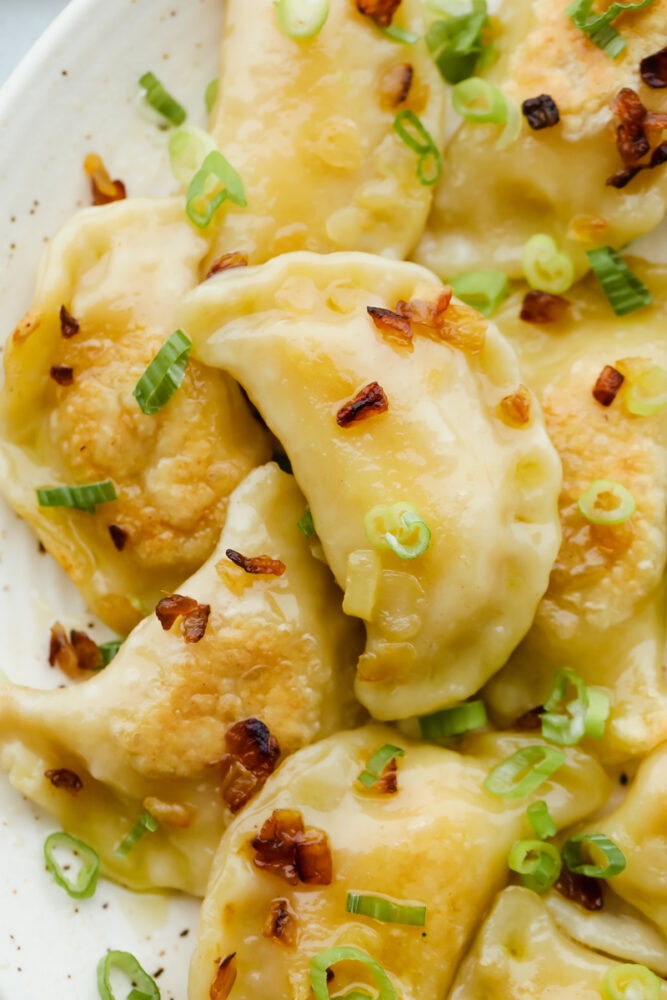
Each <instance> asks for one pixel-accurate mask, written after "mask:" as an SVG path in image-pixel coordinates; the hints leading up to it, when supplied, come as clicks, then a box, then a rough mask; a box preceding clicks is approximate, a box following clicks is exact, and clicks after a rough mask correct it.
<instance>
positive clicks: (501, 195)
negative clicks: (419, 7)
mask: <svg viewBox="0 0 667 1000" xmlns="http://www.w3.org/2000/svg"><path fill="white" fill-rule="evenodd" d="M567 6H568V0H536V2H532V0H512V2H511V3H504V4H503V5H502V8H501V11H500V13H499V26H498V31H497V38H496V41H495V44H496V46H497V50H498V53H499V57H498V59H497V61H496V62H495V63H494V64H493V66H492V67H491V69H490V70H489V71H488V73H485V74H484V75H485V78H487V79H488V80H489V82H490V83H493V84H494V85H495V86H497V87H499V88H500V89H501V90H502V91H503V92H504V93H506V94H507V95H508V96H510V97H511V98H513V99H514V100H516V101H518V103H519V104H521V103H522V102H523V101H525V100H526V99H530V98H537V97H539V96H541V95H543V94H546V95H548V96H549V97H551V98H552V100H553V101H554V102H555V104H556V105H557V107H558V111H559V114H560V121H559V122H558V124H556V125H553V126H552V127H547V128H542V129H540V130H538V131H535V130H533V129H532V128H530V127H529V126H528V124H527V122H526V121H525V119H524V121H523V127H522V131H521V134H520V136H519V138H518V140H517V141H516V142H513V143H512V144H511V145H509V146H508V147H507V148H506V149H497V148H496V142H497V140H498V137H499V134H500V130H501V129H502V126H500V127H494V126H493V125H486V124H470V123H466V122H464V123H463V125H462V127H461V128H460V129H459V131H458V132H457V133H456V134H455V136H454V138H453V139H452V141H451V143H450V144H449V146H448V148H447V150H446V152H445V157H444V172H443V179H442V181H441V183H440V186H439V189H438V191H437V193H436V199H435V203H434V210H433V213H432V215H431V218H430V221H429V226H428V230H427V232H426V234H425V235H424V237H423V239H422V241H421V243H420V246H419V248H418V250H417V257H416V259H417V260H419V262H420V263H422V264H425V265H426V266H427V267H430V268H432V269H433V270H434V271H435V272H436V273H437V274H440V275H443V276H444V277H451V276H453V275H454V274H455V273H456V274H458V273H462V272H465V271H473V270H477V269H480V268H481V269H485V268H493V269H496V268H498V269H500V270H503V271H506V272H507V273H508V274H510V275H511V276H514V277H519V276H521V249H522V247H523V245H524V244H525V243H526V241H527V240H528V239H529V238H530V237H531V236H533V235H534V234H535V233H548V234H549V235H551V236H552V237H554V238H555V240H556V242H557V243H558V245H559V246H560V247H561V249H563V250H565V251H566V252H567V253H568V254H569V255H570V256H571V257H572V258H573V259H574V262H575V268H576V271H577V273H578V274H583V273H584V272H585V271H586V270H587V269H588V261H587V259H586V255H585V251H586V250H589V249H591V248H592V247H593V246H605V245H611V246H614V247H622V246H625V244H627V243H629V242H630V241H631V240H633V239H635V238H636V237H637V236H641V235H642V233H647V232H649V231H650V230H651V229H653V228H654V227H655V226H656V225H657V224H658V223H659V222H661V221H662V218H663V216H664V213H665V206H666V204H667V172H665V171H664V169H662V167H658V168H656V169H655V170H645V171H643V172H642V173H640V174H639V175H638V176H636V177H635V178H634V179H633V180H632V181H631V182H630V183H629V184H628V185H627V187H624V188H623V189H622V190H619V189H616V188H614V187H611V186H607V185H605V181H606V180H607V178H609V177H610V176H611V175H613V174H614V173H616V171H618V170H619V169H621V168H623V161H622V159H621V157H620V155H619V152H618V150H617V147H616V141H615V140H616V129H617V126H618V124H619V119H618V118H617V117H615V116H614V114H613V113H612V111H611V107H610V105H611V103H612V101H613V99H614V98H615V97H616V95H617V94H618V93H619V91H620V90H621V89H622V88H623V87H630V88H633V89H635V90H636V91H638V92H639V95H640V97H641V99H642V100H643V101H644V102H645V104H646V106H647V108H648V109H649V110H652V111H664V110H665V109H666V108H667V104H666V102H665V97H664V91H661V90H650V89H649V88H648V87H646V86H643V85H642V84H641V80H640V75H639V62H640V60H641V59H642V58H643V57H644V56H647V55H649V54H650V53H653V52H655V51H656V49H659V48H660V47H661V45H662V41H661V39H663V38H664V35H665V27H666V25H667V3H666V2H665V0H654V2H653V3H651V4H650V5H649V6H648V7H646V8H645V9H643V10H638V11H633V12H632V13H628V14H627V15H623V16H622V17H621V18H619V20H618V25H617V27H618V30H619V31H620V32H621V34H622V35H623V37H624V39H625V40H626V42H627V48H626V50H625V51H624V52H623V53H622V54H621V55H620V57H619V58H617V59H611V58H609V56H608V55H607V54H606V53H605V52H603V51H602V49H600V48H598V47H597V46H596V45H595V44H594V43H593V42H592V41H591V40H590V39H589V38H588V37H587V35H585V34H584V32H583V31H581V30H580V29H579V28H576V27H575V26H574V24H573V23H572V21H571V20H570V18H569V17H568V16H567V14H566V8H567ZM597 9H598V8H596V7H595V6H594V7H593V10H594V11H597ZM599 9H600V10H602V8H599ZM605 9H606V8H605ZM648 135H649V137H650V138H651V144H652V145H653V146H655V145H656V144H657V143H658V142H659V141H660V135H661V134H660V132H657V133H656V132H652V133H648ZM646 159H648V157H644V160H643V161H642V162H644V161H645V160H646Z"/></svg>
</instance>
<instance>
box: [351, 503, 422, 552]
mask: <svg viewBox="0 0 667 1000" xmlns="http://www.w3.org/2000/svg"><path fill="white" fill-rule="evenodd" d="M364 530H365V532H366V537H367V538H368V541H369V542H370V543H371V545H374V546H375V547H376V548H378V549H391V550H392V552H395V553H396V555H397V556H399V558H400V559H417V558H418V556H422V555H423V554H424V553H425V552H426V550H427V549H428V547H429V545H430V544H431V529H430V528H429V526H428V525H427V523H426V521H424V519H423V518H421V517H420V516H419V514H418V513H417V511H416V510H415V508H414V507H413V506H412V504H409V503H395V504H393V506H391V507H387V506H386V505H384V504H378V505H377V506H376V507H372V508H371V510H369V511H368V513H367V514H366V516H365V518H364Z"/></svg>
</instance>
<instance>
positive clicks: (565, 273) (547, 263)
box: [522, 233, 574, 295]
mask: <svg viewBox="0 0 667 1000" xmlns="http://www.w3.org/2000/svg"><path fill="white" fill-rule="evenodd" d="M522 263H523V273H524V275H525V277H526V281H527V282H528V284H529V285H530V287H531V288H535V289H538V290H539V291H541V292H549V293H551V294H552V295H560V294H561V293H562V292H566V291H567V290H568V288H570V286H571V285H572V282H573V281H574V264H573V263H572V259H571V258H570V257H568V255H567V254H566V253H560V252H559V250H558V247H557V246H556V241H555V240H554V239H553V238H552V237H551V236H547V235H546V233H536V235H535V236H531V238H530V239H529V240H528V242H527V243H526V244H525V245H524V248H523V251H522Z"/></svg>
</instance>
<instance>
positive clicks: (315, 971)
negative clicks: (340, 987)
mask: <svg viewBox="0 0 667 1000" xmlns="http://www.w3.org/2000/svg"><path fill="white" fill-rule="evenodd" d="M338 962H361V963H363V965H365V966H366V968H367V969H368V970H369V971H370V973H371V975H372V976H373V979H374V980H375V984H376V986H377V988H378V994H377V998H376V1000H398V996H397V994H396V990H395V989H394V987H393V986H392V985H391V980H390V979H389V976H388V975H387V973H386V972H385V971H384V969H383V968H382V966H381V965H378V963H377V962H376V961H375V959H373V958H371V957H370V955H367V954H366V952H364V951H361V950H360V949H359V948H349V947H338V948H327V949H326V951H321V952H319V954H317V955H313V957H312V958H311V960H310V985H311V987H312V990H313V993H314V994H315V1000H329V990H328V988H327V970H328V969H330V968H331V967H332V966H333V965H337V964H338ZM103 1000H108V998H107V997H105V998H103Z"/></svg>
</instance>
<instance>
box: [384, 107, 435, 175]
mask: <svg viewBox="0 0 667 1000" xmlns="http://www.w3.org/2000/svg"><path fill="white" fill-rule="evenodd" d="M394 131H395V132H396V133H397V134H398V135H399V136H400V138H401V139H402V140H403V142H404V143H405V145H406V146H409V147H410V149H412V150H414V152H415V153H418V154H419V160H418V161H417V178H418V180H419V183H420V184H423V185H424V186H425V187H430V186H431V185H432V184H435V183H436V181H438V180H440V177H441V176H442V157H441V156H440V151H439V150H438V148H437V146H436V144H435V143H434V141H433V139H432V137H431V135H430V133H429V132H427V130H426V129H425V128H424V126H423V125H422V123H421V121H420V120H419V118H418V117H417V115H416V114H415V113H414V111H410V109H409V108H404V109H403V110H402V111H399V112H398V114H397V115H396V118H395V119H394Z"/></svg>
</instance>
